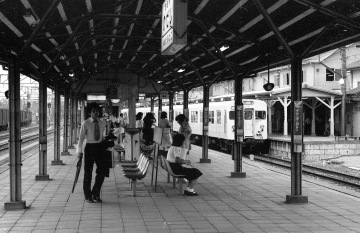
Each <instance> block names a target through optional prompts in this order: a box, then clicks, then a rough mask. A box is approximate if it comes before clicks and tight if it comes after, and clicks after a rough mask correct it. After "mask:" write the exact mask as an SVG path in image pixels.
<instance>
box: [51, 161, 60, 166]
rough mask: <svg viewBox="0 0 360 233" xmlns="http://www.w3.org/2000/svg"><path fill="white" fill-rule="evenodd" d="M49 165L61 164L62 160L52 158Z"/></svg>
mask: <svg viewBox="0 0 360 233" xmlns="http://www.w3.org/2000/svg"><path fill="white" fill-rule="evenodd" d="M51 165H63V161H62V160H53V161H51Z"/></svg>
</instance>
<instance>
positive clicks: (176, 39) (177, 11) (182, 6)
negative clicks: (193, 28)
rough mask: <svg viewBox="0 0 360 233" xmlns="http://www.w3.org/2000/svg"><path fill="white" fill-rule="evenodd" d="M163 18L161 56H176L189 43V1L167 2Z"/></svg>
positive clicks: (163, 7)
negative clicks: (187, 31) (187, 32)
mask: <svg viewBox="0 0 360 233" xmlns="http://www.w3.org/2000/svg"><path fill="white" fill-rule="evenodd" d="M161 18H162V22H161V54H162V55H174V54H175V53H177V52H178V51H179V50H180V49H182V48H183V47H184V46H185V45H186V43H187V34H186V29H187V1H183V0H165V1H164V3H163V5H162V17H161Z"/></svg>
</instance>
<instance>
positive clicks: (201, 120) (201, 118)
mask: <svg viewBox="0 0 360 233" xmlns="http://www.w3.org/2000/svg"><path fill="white" fill-rule="evenodd" d="M202 122H203V111H202V110H200V123H202Z"/></svg>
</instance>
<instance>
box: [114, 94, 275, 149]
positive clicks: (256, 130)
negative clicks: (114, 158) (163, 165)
mask: <svg viewBox="0 0 360 233" xmlns="http://www.w3.org/2000/svg"><path fill="white" fill-rule="evenodd" d="M234 104H235V103H234V95H224V96H217V97H211V98H210V102H209V133H208V136H209V141H208V143H209V148H211V149H218V150H223V151H227V152H230V151H231V150H232V145H233V141H234V136H235V135H234V134H235V133H234V128H235V122H234V119H235V105H234ZM243 105H244V116H243V119H244V141H245V143H244V145H247V144H248V145H247V147H248V149H249V148H250V149H249V150H251V149H254V148H255V147H257V146H258V145H259V143H260V144H264V143H265V144H264V145H263V146H261V148H260V149H261V150H260V152H261V153H268V146H269V145H268V143H267V140H266V139H267V136H268V135H267V104H266V103H265V102H264V101H262V100H256V99H244V100H243ZM173 109H174V119H175V117H176V116H177V115H179V114H181V113H182V112H183V105H173ZM162 110H163V111H165V112H167V113H168V118H169V117H170V116H169V106H163V107H162ZM121 112H122V113H123V114H124V118H127V117H128V109H123V110H121ZM138 112H143V113H144V115H145V113H146V112H150V108H149V107H138V108H136V113H138ZM154 112H155V118H156V119H158V116H157V114H158V107H155V108H154ZM189 124H190V126H191V128H192V136H191V142H192V143H193V144H196V145H201V143H202V142H201V140H202V125H203V104H202V103H196V102H195V103H189ZM173 130H174V131H178V130H179V125H178V124H177V123H176V122H175V121H174V123H173ZM257 149H259V148H257Z"/></svg>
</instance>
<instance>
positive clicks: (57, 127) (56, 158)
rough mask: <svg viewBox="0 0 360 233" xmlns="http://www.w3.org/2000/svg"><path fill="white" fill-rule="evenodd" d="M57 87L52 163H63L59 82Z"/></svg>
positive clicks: (56, 84)
mask: <svg viewBox="0 0 360 233" xmlns="http://www.w3.org/2000/svg"><path fill="white" fill-rule="evenodd" d="M54 89H55V106H54V160H53V161H51V165H63V162H62V160H60V131H61V129H60V120H61V119H60V113H61V107H60V86H59V83H58V82H55V84H54Z"/></svg>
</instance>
